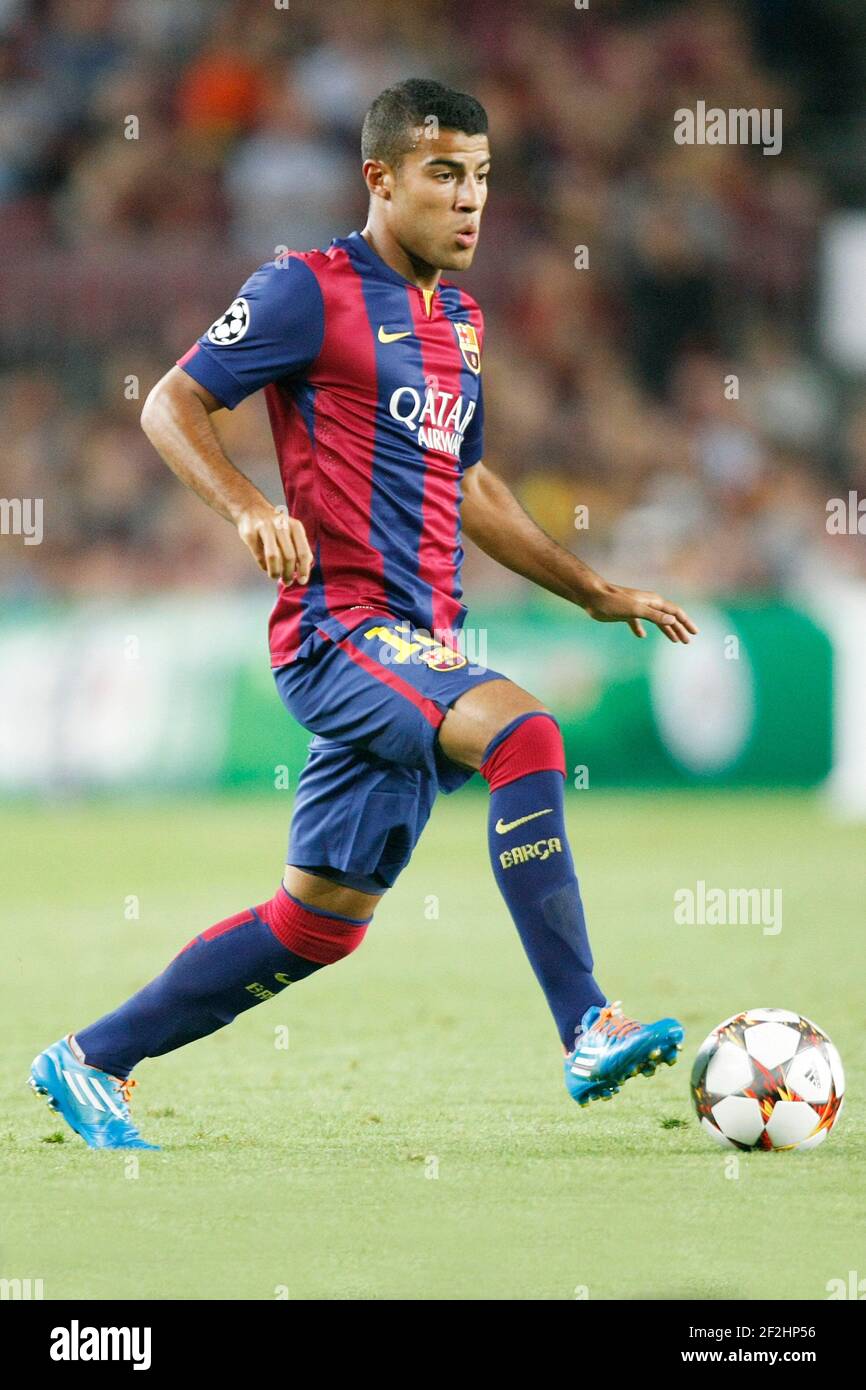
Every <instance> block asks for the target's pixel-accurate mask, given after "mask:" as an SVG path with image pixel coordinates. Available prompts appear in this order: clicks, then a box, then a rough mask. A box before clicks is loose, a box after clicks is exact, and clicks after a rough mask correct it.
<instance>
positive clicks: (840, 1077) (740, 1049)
mask: <svg viewBox="0 0 866 1390" xmlns="http://www.w3.org/2000/svg"><path fill="white" fill-rule="evenodd" d="M844 1095H845V1074H844V1072H843V1071H842V1060H841V1058H840V1056H839V1053H838V1052H837V1051H836V1049H835V1047H834V1046H833V1044H832V1043H831V1041H830V1039H829V1038H828V1037H827V1034H826V1033H824V1032H822V1031H821V1029H820V1028H819V1027H818V1026H817V1025H816V1024H814V1023H812V1022H811V1021H810V1020H809V1019H808V1018H802V1017H801V1016H800V1014H794V1013H790V1012H789V1011H788V1010H787V1009H747V1010H746V1012H745V1013H741V1014H732V1015H731V1017H730V1018H726V1019H725V1021H724V1023H720V1024H719V1026H718V1027H717V1028H714V1029H713V1031H712V1033H710V1035H709V1037H708V1038H706V1039H705V1040H704V1042H703V1043H702V1044H701V1047H700V1049H699V1051H698V1055H697V1057H696V1058H695V1063H694V1066H693V1067H692V1098H693V1099H694V1102H695V1109H696V1110H697V1112H698V1119H699V1120H700V1122H701V1127H702V1128H703V1129H704V1131H705V1132H706V1133H707V1134H708V1135H709V1136H710V1138H711V1139H714V1140H715V1141H716V1143H718V1144H723V1145H724V1146H725V1147H726V1148H729V1149H814V1148H817V1146H818V1145H819V1144H821V1143H823V1141H824V1140H825V1139H826V1138H827V1135H828V1134H829V1133H830V1130H831V1129H832V1128H833V1125H834V1124H835V1123H836V1120H837V1119H838V1117H839V1113H840V1111H841V1109H842V1101H843V1097H844Z"/></svg>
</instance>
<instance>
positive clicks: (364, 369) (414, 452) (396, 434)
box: [178, 232, 484, 667]
mask: <svg viewBox="0 0 866 1390" xmlns="http://www.w3.org/2000/svg"><path fill="white" fill-rule="evenodd" d="M483 338H484V320H483V317H482V314H481V310H480V309H479V307H478V305H477V304H476V302H475V300H474V299H472V297H471V296H470V295H468V294H466V292H465V291H463V290H461V289H460V288H459V287H458V286H457V285H454V284H452V283H451V282H449V281H444V280H440V282H439V284H438V285H437V287H436V289H435V290H432V291H431V290H422V289H420V288H419V287H418V286H417V285H414V284H412V282H411V281H409V280H407V279H405V278H404V276H402V275H400V274H398V272H397V271H395V270H392V269H391V267H390V266H389V265H387V264H386V263H385V262H384V261H383V260H382V259H381V257H380V256H378V255H377V254H376V252H375V251H374V250H373V249H372V247H371V246H369V245H368V244H367V242H366V241H365V240H364V238H363V237H362V236H361V234H360V233H359V232H352V233H351V235H349V236H347V237H337V238H335V239H334V240H333V241H332V242H331V244H330V246H329V247H328V249H327V251H303V252H300V251H289V252H287V253H285V254H284V255H282V256H279V257H278V258H277V259H276V260H274V261H268V262H266V263H265V265H263V266H260V267H259V269H258V270H256V271H255V273H254V274H253V275H251V276H250V278H249V280H247V282H246V284H245V285H243V286H242V288H241V290H240V291H239V293H238V296H237V298H236V299H235V300H234V301H233V303H232V304H231V305H230V307H229V309H228V310H227V311H226V313H225V314H223V315H222V317H221V318H219V319H217V320H216V322H215V323H214V324H212V325H211V327H210V328H209V329H208V331H207V333H204V334H202V336H201V338H199V340H198V342H197V343H195V344H194V345H193V347H191V348H190V350H189V352H187V353H186V354H185V355H184V356H183V357H181V358H180V359H179V362H178V365H179V366H181V367H182V368H183V369H184V371H186V372H188V373H189V374H190V376H192V377H193V378H194V379H195V380H196V381H198V382H199V383H200V384H201V385H202V386H205V387H206V388H207V389H208V390H209V391H211V392H212V393H213V395H214V396H216V397H217V399H218V400H220V401H221V402H222V403H223V404H224V405H226V406H227V407H228V408H229V409H233V408H234V407H235V406H236V405H237V404H238V403H239V402H240V401H242V400H243V399H244V398H245V397H246V396H249V395H251V394H252V393H253V392H254V391H258V390H259V389H260V388H261V387H264V390H265V398H266V401H267V407H268V414H269V417H270V423H271V430H272V433H273V436H274V444H275V447H276V452H277V459H278V461H279V467H280V473H281V475H282V482H283V490H284V493H285V498H286V505H287V507H288V510H289V515H290V516H294V517H297V518H298V520H299V521H301V522H302V523H303V526H304V529H305V531H306V533H307V538H308V540H309V542H310V547H311V549H312V551H313V555H314V557H315V563H314V567H313V570H312V573H311V576H310V581H309V584H307V585H306V586H301V585H298V584H294V585H292V586H291V587H287V586H286V585H284V584H283V583H282V582H281V583H280V585H279V591H278V595H277V601H276V604H275V606H274V609H273V612H272V614H271V619H270V647H271V664H272V666H274V667H276V666H281V665H283V664H285V663H286V662H290V661H293V660H294V659H295V657H296V656H297V654H298V652H299V651H300V649H301V648H302V646H303V644H304V642H305V641H306V640H307V638H308V637H310V636H311V635H312V634H313V633H315V632H316V630H317V629H321V630H322V631H324V632H326V633H327V634H328V635H329V636H335V637H339V636H342V635H343V633H344V631H345V623H344V621H343V620H344V619H345V618H346V614H347V612H348V610H349V609H355V608H359V607H362V608H371V609H374V610H375V611H376V612H377V613H383V614H389V615H391V616H392V617H396V618H406V619H408V620H409V622H410V623H411V624H412V625H413V627H416V628H420V629H422V630H425V631H427V632H430V633H431V634H435V635H437V636H440V637H441V636H442V634H444V633H447V632H449V631H450V632H457V631H459V629H460V627H461V626H462V624H463V620H464V618H465V615H466V608H465V605H464V604H463V602H462V596H463V590H462V587H461V582H460V571H461V565H462V561H463V547H462V545H461V539H460V502H461V495H462V494H461V477H462V473H463V470H464V469H466V468H469V467H471V466H472V464H474V463H477V462H478V460H479V459H480V458H481V453H482V427H483V414H484V407H483V399H482V392H481V351H482V347H483ZM352 616H354V615H350V618H351V617H352Z"/></svg>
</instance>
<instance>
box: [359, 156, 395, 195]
mask: <svg viewBox="0 0 866 1390" xmlns="http://www.w3.org/2000/svg"><path fill="white" fill-rule="evenodd" d="M362 172H363V175H364V182H365V183H366V185H367V187H368V189H369V190H370V193H371V195H373V196H375V197H376V198H386V199H387V198H390V197H391V189H392V187H393V182H394V175H393V173H392V171H391V169H390V167H389V166H388V165H387V164H383V163H382V161H381V160H379V159H365V160H364V167H363V170H362Z"/></svg>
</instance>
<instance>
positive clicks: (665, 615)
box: [583, 583, 698, 643]
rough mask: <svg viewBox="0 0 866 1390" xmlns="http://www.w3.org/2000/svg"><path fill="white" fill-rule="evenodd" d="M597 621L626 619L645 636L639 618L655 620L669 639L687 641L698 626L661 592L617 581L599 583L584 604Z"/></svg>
mask: <svg viewBox="0 0 866 1390" xmlns="http://www.w3.org/2000/svg"><path fill="white" fill-rule="evenodd" d="M583 607H584V608H585V609H586V611H587V613H588V614H589V616H590V617H591V618H595V620H596V622H597V623H628V625H629V627H630V628H631V630H632V632H633V633H634V635H635V637H646V629H645V628H644V625H643V622H642V621H641V619H644V620H645V621H646V622H649V623H655V625H656V627H658V628H660V629H661V631H662V632H663V633H664V635H665V637H667V638H668V640H669V641H671V642H686V643H687V642H688V641H689V633H696V632H697V630H698V629H697V628H696V627H695V624H694V623H693V622H692V620H691V618H690V617H689V615H688V613H686V612H685V611H684V610H683V609H682V608H680V607H679V606H678V605H677V604H676V603H671V602H670V600H669V599H666V598H662V596H661V594H654V593H650V592H649V591H648V590H645V589H626V588H623V586H622V585H620V584H604V583H603V584H602V585H601V586H600V587H599V589H598V590H596V591H594V592H593V594H592V596H591V597H590V598H589V600H588V601H587V602H586V603H584V604H583Z"/></svg>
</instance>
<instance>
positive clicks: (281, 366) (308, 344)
mask: <svg viewBox="0 0 866 1390" xmlns="http://www.w3.org/2000/svg"><path fill="white" fill-rule="evenodd" d="M324 331H325V313H324V304H323V299H322V291H321V287H320V286H319V282H318V279H317V278H316V275H315V273H314V271H312V270H311V269H310V267H309V266H308V265H307V263H306V262H305V261H303V260H301V259H299V258H298V257H297V256H289V257H287V258H285V259H280V260H277V261H266V262H265V264H264V265H262V266H259V268H258V270H256V271H254V272H253V274H252V275H251V276H250V278H249V279H248V280H247V281H246V283H245V284H244V285H242V286H241V288H240V290H239V291H238V294H237V297H236V298H235V299H233V300H232V302H231V304H230V305H229V307H228V309H226V311H225V313H224V314H222V315H221V316H220V317H219V318H218V319H215V321H214V322H213V323H212V324H211V326H210V328H209V329H208V330H207V332H206V333H203V334H202V335H201V337H200V338H199V339H198V341H197V342H196V343H194V344H193V346H192V347H191V348H190V350H189V352H187V353H184V355H183V357H180V358H178V361H177V365H178V366H179V367H182V368H183V370H184V371H185V372H187V373H188V374H189V376H191V377H192V378H193V379H194V380H195V381H197V382H198V383H199V385H200V386H204V387H206V388H207V390H208V391H210V392H212V394H213V395H214V396H216V398H217V400H219V401H222V403H223V405H225V406H227V407H228V408H229V410H234V408H235V406H236V405H239V404H240V402H241V401H242V400H245V399H246V397H247V396H251V395H252V394H253V392H254V391H259V390H260V389H261V388H262V387H263V386H267V385H268V384H269V383H270V382H272V381H279V380H280V379H281V378H282V377H285V376H291V375H292V374H293V373H295V372H301V371H303V370H304V369H305V368H307V367H309V366H310V365H311V364H312V363H313V362H314V361H315V359H316V357H318V355H319V352H320V351H321V347H322V339H323V337H324Z"/></svg>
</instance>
